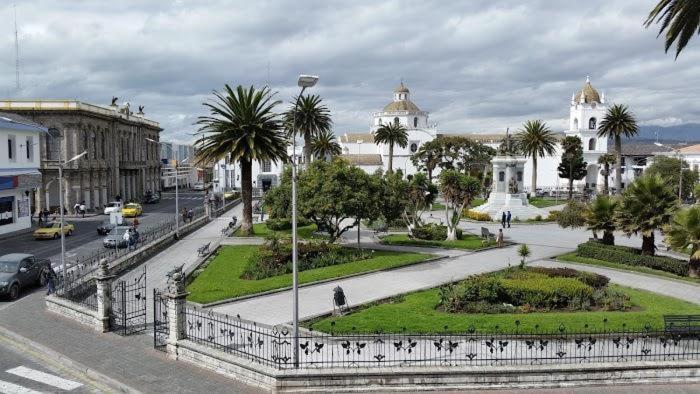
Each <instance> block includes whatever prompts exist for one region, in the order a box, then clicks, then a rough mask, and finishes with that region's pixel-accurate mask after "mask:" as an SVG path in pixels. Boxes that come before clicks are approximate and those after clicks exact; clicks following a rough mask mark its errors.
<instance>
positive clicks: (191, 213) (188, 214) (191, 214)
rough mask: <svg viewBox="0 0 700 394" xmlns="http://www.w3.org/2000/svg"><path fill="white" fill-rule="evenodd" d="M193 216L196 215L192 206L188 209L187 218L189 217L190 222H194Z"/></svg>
mask: <svg viewBox="0 0 700 394" xmlns="http://www.w3.org/2000/svg"><path fill="white" fill-rule="evenodd" d="M193 217H194V211H193V210H192V208H190V209H189V210H188V211H187V219H189V222H190V223H192V218H193Z"/></svg>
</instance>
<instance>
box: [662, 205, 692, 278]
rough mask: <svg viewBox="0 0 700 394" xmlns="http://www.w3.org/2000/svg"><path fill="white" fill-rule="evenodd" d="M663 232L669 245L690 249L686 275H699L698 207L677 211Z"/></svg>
mask: <svg viewBox="0 0 700 394" xmlns="http://www.w3.org/2000/svg"><path fill="white" fill-rule="evenodd" d="M664 234H666V242H667V243H668V244H669V245H671V247H674V248H677V249H680V250H687V249H690V262H689V266H688V275H689V276H691V277H694V278H698V277H700V207H699V206H693V207H690V208H688V209H684V210H682V211H679V212H677V213H676V215H675V216H674V217H673V220H672V221H671V224H670V225H669V226H667V227H666V228H665V231H664Z"/></svg>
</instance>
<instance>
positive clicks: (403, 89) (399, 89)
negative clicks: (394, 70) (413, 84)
mask: <svg viewBox="0 0 700 394" xmlns="http://www.w3.org/2000/svg"><path fill="white" fill-rule="evenodd" d="M394 93H410V92H409V90H408V88H407V87H406V86H405V85H404V84H403V81H401V84H399V86H397V87H396V89H394Z"/></svg>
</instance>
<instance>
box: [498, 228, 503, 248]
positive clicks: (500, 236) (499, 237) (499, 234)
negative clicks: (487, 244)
mask: <svg viewBox="0 0 700 394" xmlns="http://www.w3.org/2000/svg"><path fill="white" fill-rule="evenodd" d="M496 246H498V247H499V248H502V247H503V229H502V228H499V229H498V235H497V236H496Z"/></svg>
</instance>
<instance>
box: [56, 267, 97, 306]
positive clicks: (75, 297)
mask: <svg viewBox="0 0 700 394" xmlns="http://www.w3.org/2000/svg"><path fill="white" fill-rule="evenodd" d="M55 287H56V291H55V294H56V296H58V297H60V298H63V299H66V300H68V301H71V302H74V303H76V304H79V305H82V306H83V307H85V308H88V309H90V310H93V311H96V310H97V283H96V282H95V279H94V278H92V277H84V276H83V277H78V276H75V275H68V276H67V277H63V276H62V275H59V276H58V277H57V278H56V284H55Z"/></svg>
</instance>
